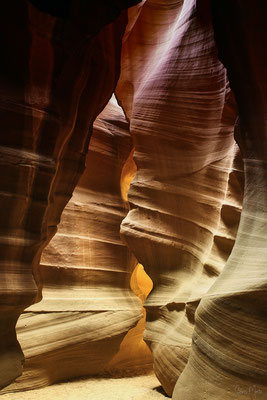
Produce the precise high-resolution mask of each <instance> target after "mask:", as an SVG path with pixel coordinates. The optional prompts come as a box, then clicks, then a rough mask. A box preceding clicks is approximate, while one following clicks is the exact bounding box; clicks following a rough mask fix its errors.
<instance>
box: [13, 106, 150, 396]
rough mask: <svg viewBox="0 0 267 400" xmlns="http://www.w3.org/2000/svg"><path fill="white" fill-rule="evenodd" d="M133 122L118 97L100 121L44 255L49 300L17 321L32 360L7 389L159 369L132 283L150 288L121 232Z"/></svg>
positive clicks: (44, 281) (28, 358)
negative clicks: (142, 282) (145, 335)
mask: <svg viewBox="0 0 267 400" xmlns="http://www.w3.org/2000/svg"><path fill="white" fill-rule="evenodd" d="M128 125H129V124H128V122H127V121H126V120H125V117H124V115H123V112H122V110H121V108H120V107H119V106H118V105H117V104H116V103H115V102H110V103H109V104H108V106H107V107H106V108H105V109H104V111H103V112H102V113H101V114H100V115H99V117H98V118H97V120H96V121H95V123H94V128H93V133H92V137H91V141H90V146H89V151H88V155H87V159H86V170H85V172H84V173H83V175H82V177H81V179H80V180H79V183H78V186H77V187H76V189H75V191H74V192H73V196H72V198H71V200H70V201H69V203H68V204H67V206H66V208H65V210H64V212H63V214H62V218H61V223H60V225H59V229H58V232H57V234H56V235H55V237H54V238H53V239H52V241H51V243H50V244H49V245H48V246H47V247H46V249H45V250H44V252H43V255H42V258H41V265H40V273H41V277H42V286H43V287H42V295H43V299H42V301H40V302H39V303H37V304H35V305H33V306H31V307H30V308H28V309H27V310H26V311H25V312H24V314H22V316H21V317H20V319H19V322H18V326H17V332H18V339H19V341H20V343H21V345H22V349H23V352H24V354H25V358H26V362H25V368H24V373H23V375H22V377H21V378H19V379H17V381H16V382H15V383H14V384H13V385H10V386H9V387H8V388H7V389H6V390H7V391H14V390H22V389H32V388H34V387H39V386H44V385H47V384H51V383H53V382H55V381H60V380H65V379H70V378H74V377H79V376H85V375H96V374H100V373H102V374H103V373H105V372H109V373H112V374H115V372H116V373H117V374H122V375H125V374H126V371H127V373H129V372H130V371H131V373H132V374H133V373H134V371H135V372H137V371H139V372H140V371H142V372H144V371H145V370H148V369H150V368H151V366H152V365H151V353H150V351H149V349H148V347H147V345H146V344H145V343H144V342H143V340H142V333H143V330H144V317H143V315H142V311H141V302H140V300H139V299H138V297H137V296H136V295H135V294H134V293H133V291H132V290H131V288H130V280H131V279H132V285H133V286H134V289H135V291H136V292H137V294H139V296H140V294H141V297H142V296H146V294H145V292H146V291H147V292H148V291H149V289H148V290H145V288H141V289H140V288H139V287H138V282H140V277H139V279H137V277H135V275H136V274H139V275H140V274H141V273H142V269H140V268H141V267H139V269H138V270H137V271H136V272H135V275H134V276H133V277H132V272H133V269H134V267H135V265H136V259H135V258H134V257H133V256H132V255H131V253H130V251H129V249H128V248H127V246H126V245H125V244H123V243H122V241H121V239H120V234H119V232H120V224H121V221H122V219H123V218H124V217H125V215H126V214H127V212H128V204H127V202H126V200H127V199H123V196H126V194H125V193H121V190H122V188H123V190H125V191H127V186H129V180H130V179H131V177H132V175H133V173H134V172H135V167H134V164H133V161H132V158H131V157H129V155H130V153H131V149H132V139H131V136H130V134H129V130H128ZM128 157H129V161H128V163H126V161H127V158H128ZM125 163H126V165H125ZM122 172H123V174H122ZM121 185H122V187H121ZM147 279H149V278H147ZM148 284H149V282H148ZM150 290H151V288H150ZM143 300H144V298H143ZM140 318H142V321H140V324H139V326H138V329H133V330H131V332H129V335H128V336H127V338H125V340H124V342H123V344H122V350H121V351H120V352H119V350H120V344H121V342H122V340H123V338H124V336H125V335H126V334H127V332H128V331H129V330H130V329H131V328H132V327H134V326H135V325H136V324H137V322H138V320H140ZM123 349H124V350H123ZM118 353H119V354H118ZM115 355H116V358H115V359H114V356H115Z"/></svg>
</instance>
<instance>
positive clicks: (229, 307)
mask: <svg viewBox="0 0 267 400" xmlns="http://www.w3.org/2000/svg"><path fill="white" fill-rule="evenodd" d="M211 5H212V16H213V27H214V32H215V39H216V43H217V46H218V50H219V57H220V59H221V61H222V62H223V63H224V65H225V67H226V68H227V71H228V76H229V81H230V85H231V87H232V89H233V91H234V93H235V97H236V101H237V104H238V111H239V122H238V123H237V124H236V129H235V137H236V139H237V141H238V143H239V146H240V148H241V151H242V155H243V160H244V170H245V193H244V201H243V209H242V214H241V220H240V225H239V229H238V233H237V238H236V242H235V245H234V248H233V251H232V253H231V255H230V257H229V259H228V261H227V263H226V265H225V268H224V270H223V272H222V274H221V275H220V276H219V278H218V279H217V280H216V282H215V284H214V285H213V286H212V287H211V289H210V290H209V291H208V293H207V294H206V295H205V296H204V297H203V299H202V300H201V302H200V305H199V307H198V309H197V313H196V326H195V330H194V333H193V337H192V339H193V340H192V341H193V346H192V352H191V354H190V358H189V362H188V364H187V366H186V368H185V370H184V372H183V374H182V376H181V378H180V379H179V380H178V383H177V385H176V388H175V391H174V396H173V398H174V399H175V400H178V399H180V398H183V399H185V400H187V399H188V400H189V399H190V400H194V399H207V398H208V399H216V400H217V399H218V400H220V399H225V398H227V399H233V400H234V399H240V400H247V399H259V400H261V399H262V400H263V399H265V398H266V396H267V364H266V354H267V340H266V338H267V323H266V311H267V307H266V282H267V274H266V260H267V247H266V216H267V208H266V207H267V153H266V137H267V136H266V95H267V84H266V83H267V82H266V74H265V72H264V71H265V69H264V63H265V62H264V60H266V39H267V37H266V29H265V18H266V12H267V7H266V4H264V2H261V1H258V2H256V3H255V4H253V6H251V3H250V2H248V1H243V2H235V3H234V4H233V3H232V2H229V1H226V2H224V3H220V4H218V3H216V2H215V1H212V2H211ZM229 9H231V13H230V18H228V17H229ZM196 382H197V391H196Z"/></svg>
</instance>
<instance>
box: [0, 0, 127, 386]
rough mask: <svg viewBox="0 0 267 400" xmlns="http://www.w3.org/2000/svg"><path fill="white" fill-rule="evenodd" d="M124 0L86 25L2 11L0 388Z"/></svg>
mask: <svg viewBox="0 0 267 400" xmlns="http://www.w3.org/2000/svg"><path fill="white" fill-rule="evenodd" d="M133 3H134V2H127V1H125V2H124V1H120V2H118V3H117V2H116V4H114V7H115V10H114V7H113V6H111V7H110V6H109V8H107V4H106V3H105V2H99V3H98V5H97V6H94V9H96V10H97V11H98V12H99V15H100V16H101V15H102V14H104V15H105V17H107V18H105V19H104V20H103V19H102V18H98V19H96V18H94V15H93V14H91V13H89V14H88V15H87V17H88V18H87V26H81V24H77V23H75V21H74V20H75V18H76V17H79V12H77V10H76V9H75V7H74V9H72V10H71V11H70V18H69V19H64V18H57V17H56V16H52V15H49V14H47V13H45V12H41V11H39V10H37V9H36V8H35V7H34V6H33V5H32V4H31V3H29V2H26V1H21V2H19V4H17V5H16V7H15V11H14V5H13V2H9V3H6V4H5V7H4V8H3V10H2V12H1V16H0V20H1V24H0V26H1V28H0V29H1V37H2V40H1V54H2V62H1V67H0V79H1V91H0V105H1V106H0V109H1V110H0V112H1V141H0V153H1V157H0V168H1V173H0V176H1V195H0V200H1V207H2V210H3V212H2V213H1V221H0V226H1V262H0V263H1V268H0V271H1V272H0V275H1V279H0V311H1V333H0V335H1V340H0V370H1V375H0V387H3V386H5V385H7V384H9V383H10V382H11V381H12V380H13V379H14V378H15V377H17V376H18V375H19V374H20V373H21V370H22V361H23V355H22V352H21V350H20V346H19V344H18V342H17V340H16V334H15V324H16V320H17V318H18V316H19V314H20V313H21V312H22V311H23V309H25V307H27V306H29V305H30V304H32V303H33V302H34V301H35V300H37V299H40V296H41V293H40V290H39V294H38V295H37V286H38V287H39V289H40V285H39V271H38V265H39V260H40V256H41V252H42V249H43V248H44V246H45V245H46V244H47V242H48V241H49V240H50V239H51V237H52V236H53V235H54V234H55V231H56V225H57V224H58V221H59V218H60V214H61V212H62V210H63V208H64V206H65V205H66V203H67V201H68V200H69V198H70V196H71V193H72V191H73V189H74V187H75V185H76V184H77V181H78V178H79V176H80V175H81V172H82V170H83V168H84V160H85V154H86V151H87V148H88V140H89V134H90V127H91V125H92V122H93V120H94V119H95V117H96V116H97V115H98V113H99V112H100V111H101V110H102V109H103V107H104V105H105V104H106V103H107V101H108V99H109V98H110V96H111V93H112V91H113V90H114V87H115V84H116V80H117V79H118V75H119V63H120V48H121V40H122V36H123V32H124V29H125V25H126V22H127V21H126V20H127V18H126V14H125V12H123V13H120V11H121V10H122V9H123V8H126V7H127V6H129V5H130V4H133ZM70 4H71V2H70ZM76 5H77V4H76ZM114 11H115V13H114ZM117 16H118V18H117V20H116V21H115V22H114V23H111V22H112V21H114V20H115V18H116V17H117ZM82 17H83V18H84V15H83V16H82ZM78 19H79V18H78ZM92 21H93V22H94V23H93V25H92V26H93V31H92V30H90V29H91V28H92V27H90V24H91V22H92ZM108 23H110V24H109V25H107V24H108ZM104 25H105V27H104V28H103V26H104ZM33 274H34V278H33ZM35 281H36V282H37V286H36V283H35Z"/></svg>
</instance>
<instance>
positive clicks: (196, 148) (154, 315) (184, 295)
mask: <svg viewBox="0 0 267 400" xmlns="http://www.w3.org/2000/svg"><path fill="white" fill-rule="evenodd" d="M116 93H117V96H118V98H119V101H120V103H121V105H122V106H123V108H124V109H125V111H126V113H127V115H128V117H129V119H130V122H131V125H130V128H131V134H132V135H133V139H134V145H135V152H134V155H133V157H134V160H135V162H136V165H137V174H136V176H135V178H134V180H133V182H132V184H131V187H130V190H129V201H130V205H131V210H130V212H129V214H128V215H127V217H126V219H125V220H124V221H123V223H122V228H121V232H122V235H123V237H124V240H125V241H126V242H127V244H128V245H129V247H130V249H131V250H132V251H133V253H134V254H135V256H136V257H137V259H138V261H140V262H141V263H142V264H143V265H144V268H145V270H146V271H147V272H148V274H149V276H150V277H151V279H152V280H153V284H154V287H153V291H152V292H151V294H150V295H149V297H148V299H147V300H146V302H145V308H146V310H147V323H146V331H145V340H146V342H147V343H148V344H149V346H150V348H151V350H152V353H153V358H154V369H155V373H156V375H157V377H158V378H159V380H160V382H161V383H162V385H163V387H164V389H165V390H166V392H167V393H168V394H171V393H172V391H173V387H174V385H175V383H176V380H177V378H178V376H179V374H180V373H181V372H182V370H183V368H184V366H185V364H186V362H187V359H188V355H189V350H190V346H191V337H192V330H193V323H194V312H195V309H196V307H197V305H198V303H199V301H200V299H201V297H202V295H203V294H204V293H205V292H206V291H207V290H208V289H209V287H210V286H211V285H212V283H213V282H214V281H215V279H216V278H217V276H218V275H219V273H220V272H221V270H222V268H223V267H224V264H225V261H226V260H227V258H228V256H229V254H230V252H231V249H232V246H233V243H234V240H235V234H236V229H237V226H238V223H239V215H240V203H241V201H242V163H241V165H240V166H239V167H237V166H236V163H233V160H234V157H235V154H236V147H235V146H234V139H233V130H234V122H235V118H236V109H235V103H234V101H233V98H232V95H231V93H230V89H229V85H228V80H227V76H226V71H225V69H224V67H223V65H222V64H221V63H220V62H219V60H218V58H217V50H216V47H215V43H214V39H213V32H212V29H211V24H210V25H209V26H206V25H205V24H203V22H202V20H201V18H200V16H199V15H197V13H196V6H195V2H194V1H190V0H189V1H185V2H184V3H183V2H176V3H173V2H171V1H164V2H162V1H157V2H154V1H149V0H147V1H146V3H145V4H144V5H143V8H142V11H141V14H140V16H139V18H138V20H137V22H136V24H135V26H134V27H133V29H132V32H131V34H130V35H129V36H128V39H127V40H126V42H125V43H124V45H123V51H122V73H121V77H120V80H119V82H118V86H117V89H116ZM240 175H241V176H240Z"/></svg>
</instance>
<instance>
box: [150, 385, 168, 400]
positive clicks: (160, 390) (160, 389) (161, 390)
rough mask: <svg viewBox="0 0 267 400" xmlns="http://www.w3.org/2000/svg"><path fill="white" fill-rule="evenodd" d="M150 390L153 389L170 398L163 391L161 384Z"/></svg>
mask: <svg viewBox="0 0 267 400" xmlns="http://www.w3.org/2000/svg"><path fill="white" fill-rule="evenodd" d="M152 390H155V391H156V392H158V393H160V394H162V395H163V396H164V397H168V399H170V398H171V396H168V395H167V393H165V391H164V389H163V387H162V386H156V387H154V388H153V389H152Z"/></svg>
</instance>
